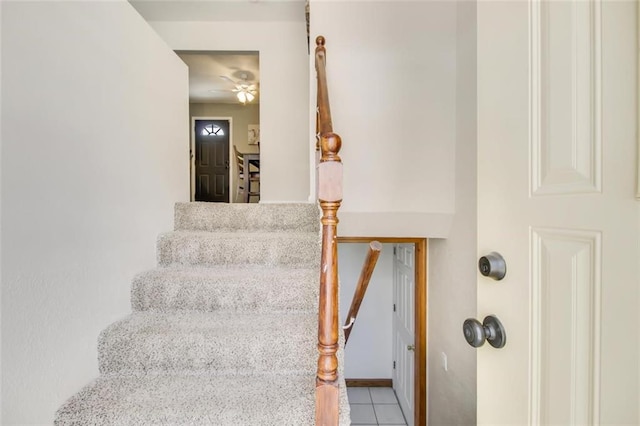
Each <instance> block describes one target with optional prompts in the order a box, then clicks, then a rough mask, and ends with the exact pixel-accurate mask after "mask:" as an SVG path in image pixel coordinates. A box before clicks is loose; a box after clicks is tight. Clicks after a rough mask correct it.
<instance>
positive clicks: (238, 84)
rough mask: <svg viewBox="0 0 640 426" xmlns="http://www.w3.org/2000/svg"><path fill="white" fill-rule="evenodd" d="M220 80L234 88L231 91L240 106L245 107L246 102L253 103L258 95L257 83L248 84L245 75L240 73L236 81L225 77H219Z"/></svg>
mask: <svg viewBox="0 0 640 426" xmlns="http://www.w3.org/2000/svg"><path fill="white" fill-rule="evenodd" d="M220 78H221V79H223V80H226V81H228V82H229V83H231V84H233V85H234V86H235V88H234V89H232V90H231V91H232V92H234V93H235V94H236V97H237V98H238V100H239V101H240V103H241V104H242V105H246V104H247V103H248V102H251V101H253V100H254V99H255V97H256V95H257V94H258V85H257V83H252V82H250V81H249V80H248V75H247V74H246V73H241V74H240V80H238V81H235V80H233V79H231V78H230V77H227V76H226V75H221V76H220Z"/></svg>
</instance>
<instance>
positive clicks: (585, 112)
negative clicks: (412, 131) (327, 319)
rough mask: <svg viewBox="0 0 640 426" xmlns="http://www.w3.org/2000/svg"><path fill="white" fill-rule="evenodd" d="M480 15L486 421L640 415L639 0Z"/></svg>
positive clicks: (524, 5)
mask: <svg viewBox="0 0 640 426" xmlns="http://www.w3.org/2000/svg"><path fill="white" fill-rule="evenodd" d="M477 11H478V21H477V22H478V44H477V47H478V52H477V58H478V64H477V65H478V70H477V71H478V79H477V84H478V100H477V102H478V104H477V105H478V255H479V256H480V255H483V254H486V253H488V252H490V251H498V252H500V253H501V254H502V255H503V256H504V258H505V259H506V262H507V275H506V277H505V279H504V280H502V281H493V280H491V279H488V278H484V277H482V276H480V275H479V278H478V317H479V318H478V319H480V320H482V319H483V318H484V317H485V316H486V315H490V314H494V315H496V316H497V317H498V318H499V319H500V320H501V321H502V323H503V325H504V327H505V329H506V333H507V344H506V346H505V347H504V348H503V349H494V348H492V347H491V346H489V345H488V344H485V345H484V346H483V347H481V348H479V349H477V356H478V369H477V374H478V376H477V377H478V424H491V425H497V424H509V425H526V424H530V425H537V424H543V425H551V424H554V425H591V424H603V425H604V424H607V425H612V424H618V425H622V424H625V425H636V424H640V422H639V420H640V419H639V418H638V402H639V398H638V373H639V371H638V362H639V361H638V360H639V358H640V357H639V352H638V340H639V339H638V337H639V333H638V313H637V312H638V300H639V297H638V296H639V294H638V283H639V274H638V264H639V260H640V257H639V252H638V225H639V217H640V216H639V214H638V202H637V201H635V200H634V194H635V190H634V186H635V174H636V172H635V167H636V161H635V158H636V141H635V126H636V119H637V115H636V99H635V98H636V83H635V76H636V5H635V3H633V2H631V1H629V2H623V1H602V2H600V1H586V0H576V1H568V0H567V1H552V2H543V3H540V2H538V1H531V2H528V1H521V0H518V1H509V2H505V1H495V2H478V9H477Z"/></svg>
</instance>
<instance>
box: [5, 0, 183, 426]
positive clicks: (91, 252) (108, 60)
mask: <svg viewBox="0 0 640 426" xmlns="http://www.w3.org/2000/svg"><path fill="white" fill-rule="evenodd" d="M187 78H188V77H187V68H186V66H185V65H184V64H183V63H182V61H180V59H179V58H178V57H177V56H175V55H174V54H173V52H172V51H171V50H170V49H169V48H168V47H167V46H166V45H165V44H164V43H163V42H162V40H160V39H159V38H158V36H157V35H156V34H155V33H154V32H153V31H152V30H151V29H150V28H149V27H148V26H147V24H146V23H145V22H144V20H142V18H140V16H139V15H138V14H137V13H136V12H135V11H134V10H133V9H132V7H131V6H130V5H129V4H128V3H126V2H48V1H43V2H7V1H3V2H2V87H3V92H2V123H3V124H4V125H3V127H2V153H3V156H2V164H1V171H2V175H1V181H2V191H1V194H2V198H1V202H2V204H1V205H2V211H1V213H2V216H1V217H2V223H1V229H2V247H3V251H2V259H1V265H2V339H3V340H2V361H3V365H2V387H3V390H4V398H3V401H2V403H3V405H2V424H4V425H15V424H51V423H52V421H53V415H54V412H55V410H56V409H57V408H58V407H59V405H60V404H62V403H63V402H64V400H66V399H67V398H69V397H70V396H71V395H72V394H73V393H74V392H76V391H78V390H79V389H80V388H81V387H82V386H84V385H85V384H87V383H88V382H89V381H90V380H91V379H92V378H93V377H95V376H97V374H98V368H97V351H96V344H97V338H98V334H99V332H100V331H101V330H102V329H104V328H105V327H106V326H107V325H108V324H109V323H111V322H113V321H114V320H116V319H118V318H120V317H122V316H124V315H125V314H126V313H128V312H129V311H130V299H129V294H130V282H131V278H132V276H133V275H134V274H135V273H137V272H140V271H142V270H144V269H147V268H151V267H153V266H154V265H155V241H156V237H157V234H158V233H160V232H162V231H166V230H170V229H171V228H172V218H173V203H174V202H176V201H186V200H188V197H189V180H188V179H189V169H188V164H189V163H188V146H189V142H188V127H187V117H188V113H189V112H188V85H187Z"/></svg>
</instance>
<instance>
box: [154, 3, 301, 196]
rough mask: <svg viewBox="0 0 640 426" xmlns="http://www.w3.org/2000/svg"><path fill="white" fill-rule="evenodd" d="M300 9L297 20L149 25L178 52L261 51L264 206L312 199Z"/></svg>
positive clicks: (261, 162) (262, 187)
mask: <svg viewBox="0 0 640 426" xmlns="http://www.w3.org/2000/svg"><path fill="white" fill-rule="evenodd" d="M261 6H263V7H264V8H269V7H270V5H269V4H262V5H261ZM297 7H299V9H300V14H299V16H300V18H299V20H297V21H266V22H264V21H247V22H243V21H215V22H214V21H200V22H195V21H187V22H169V21H162V22H160V21H154V22H150V24H151V26H152V27H153V28H154V29H155V30H156V31H157V32H158V34H159V35H160V36H161V37H162V38H163V39H164V40H166V42H167V43H168V44H169V45H170V46H171V48H172V49H174V50H201V51H221V50H230V51H259V54H260V139H261V140H260V184H261V187H260V201H261V202H291V201H296V202H307V201H308V199H309V173H310V171H309V161H308V158H309V145H310V142H309V112H308V111H309V80H308V79H309V70H308V55H307V38H306V28H305V22H304V3H302V2H299V3H297Z"/></svg>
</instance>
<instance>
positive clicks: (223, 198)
mask: <svg viewBox="0 0 640 426" xmlns="http://www.w3.org/2000/svg"><path fill="white" fill-rule="evenodd" d="M195 126H196V128H195V133H196V194H195V200H196V201H215V202H223V203H228V202H229V120H196V124H195Z"/></svg>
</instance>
